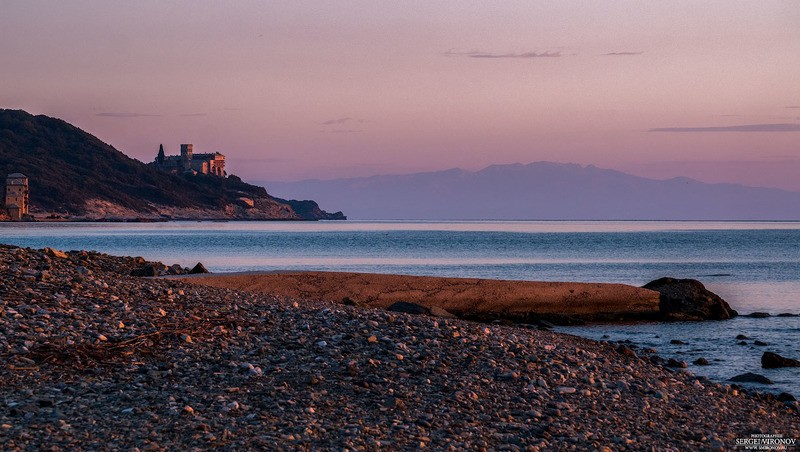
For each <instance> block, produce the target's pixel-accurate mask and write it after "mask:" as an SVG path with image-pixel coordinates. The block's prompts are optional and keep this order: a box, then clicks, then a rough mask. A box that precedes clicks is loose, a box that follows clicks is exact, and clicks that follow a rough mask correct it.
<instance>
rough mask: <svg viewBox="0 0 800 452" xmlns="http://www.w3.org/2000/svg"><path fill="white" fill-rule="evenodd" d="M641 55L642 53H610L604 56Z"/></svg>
mask: <svg viewBox="0 0 800 452" xmlns="http://www.w3.org/2000/svg"><path fill="white" fill-rule="evenodd" d="M641 54H642V52H609V53H604V54H603V56H634V55H641Z"/></svg>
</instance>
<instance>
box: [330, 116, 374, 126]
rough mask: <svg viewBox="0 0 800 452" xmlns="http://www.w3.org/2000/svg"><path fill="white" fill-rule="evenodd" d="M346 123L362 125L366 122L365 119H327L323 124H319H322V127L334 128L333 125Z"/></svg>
mask: <svg viewBox="0 0 800 452" xmlns="http://www.w3.org/2000/svg"><path fill="white" fill-rule="evenodd" d="M348 122H355V123H358V124H364V123H365V122H367V120H366V119H358V118H351V117H346V118H336V119H329V120H327V121H325V122H321V123H320V124H322V125H323V126H335V125H339V124H345V123H348Z"/></svg>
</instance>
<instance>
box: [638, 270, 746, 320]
mask: <svg viewBox="0 0 800 452" xmlns="http://www.w3.org/2000/svg"><path fill="white" fill-rule="evenodd" d="M644 288H645V289H650V290H655V291H657V292H658V293H659V294H660V301H659V311H660V313H661V316H662V317H663V318H664V319H665V320H725V319H730V318H733V317H736V316H737V315H739V314H738V313H737V312H736V311H734V310H733V309H731V307H730V306H729V305H728V303H726V302H725V300H723V299H722V298H720V297H719V295H717V294H715V293H714V292H711V291H709V290H708V289H706V288H705V286H703V284H702V283H701V282H700V281H697V280H695V279H675V278H661V279H657V280H655V281H651V282H649V283H647V284H645V285H644Z"/></svg>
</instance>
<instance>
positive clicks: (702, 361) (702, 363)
mask: <svg viewBox="0 0 800 452" xmlns="http://www.w3.org/2000/svg"><path fill="white" fill-rule="evenodd" d="M692 364H694V365H696V366H708V365H709V362H708V360H707V359H705V358H697V359H696V360H694V361H693V362H692Z"/></svg>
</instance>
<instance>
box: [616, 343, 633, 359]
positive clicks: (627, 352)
mask: <svg viewBox="0 0 800 452" xmlns="http://www.w3.org/2000/svg"><path fill="white" fill-rule="evenodd" d="M617 351H618V352H619V353H620V354H621V355H623V356H627V357H629V358H636V357H637V355H636V352H635V351H633V350H632V349H631V348H630V347H626V346H624V345H620V346H618V347H617Z"/></svg>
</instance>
